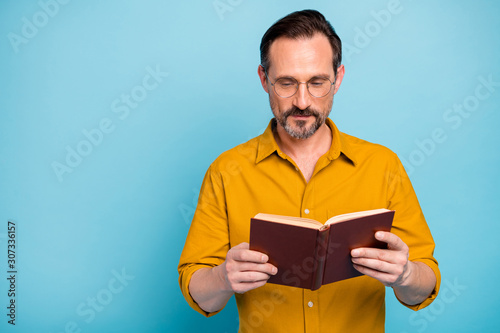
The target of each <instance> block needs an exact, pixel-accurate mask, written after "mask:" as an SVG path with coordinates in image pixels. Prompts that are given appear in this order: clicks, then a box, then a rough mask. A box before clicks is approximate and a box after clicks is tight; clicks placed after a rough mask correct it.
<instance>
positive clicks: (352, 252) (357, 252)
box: [351, 250, 359, 256]
mask: <svg viewBox="0 0 500 333" xmlns="http://www.w3.org/2000/svg"><path fill="white" fill-rule="evenodd" d="M351 255H352V256H359V250H352V251H351Z"/></svg>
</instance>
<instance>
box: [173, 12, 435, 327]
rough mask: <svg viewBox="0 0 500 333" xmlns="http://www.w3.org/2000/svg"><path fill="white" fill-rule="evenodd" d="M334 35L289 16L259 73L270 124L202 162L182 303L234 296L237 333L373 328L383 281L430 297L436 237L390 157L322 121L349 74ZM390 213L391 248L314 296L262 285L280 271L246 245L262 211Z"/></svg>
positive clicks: (357, 261)
mask: <svg viewBox="0 0 500 333" xmlns="http://www.w3.org/2000/svg"><path fill="white" fill-rule="evenodd" d="M344 72H345V69H344V66H343V65H342V64H341V42H340V39H339V37H338V36H337V35H336V33H335V31H334V29H333V28H332V26H331V25H330V23H329V22H328V21H326V20H325V18H324V17H323V15H322V14H320V13H319V12H317V11H313V10H305V11H301V12H295V13H292V14H290V15H288V16H286V17H284V18H283V19H281V20H279V21H278V22H276V23H275V24H274V25H273V26H272V27H271V28H269V30H268V31H267V32H266V33H265V35H264V36H263V38H262V42H261V65H260V66H259V67H258V74H259V78H260V81H261V83H262V87H263V88H264V90H265V91H266V92H267V93H268V94H269V101H270V105H271V109H272V112H273V114H274V117H275V118H274V119H272V120H271V122H270V123H269V126H268V128H267V129H266V131H265V132H264V133H263V134H262V135H261V136H259V137H257V138H254V139H252V140H250V141H248V142H246V143H244V144H242V145H240V146H238V147H236V148H233V149H231V150H229V151H227V152H225V153H223V154H222V155H221V156H219V158H217V160H216V161H214V162H213V163H212V165H211V166H210V168H209V169H208V171H207V173H206V175H205V179H204V181H203V185H202V188H201V192H200V197H199V201H198V207H197V209H196V213H195V215H194V217H193V221H192V224H191V228H190V231H189V234H188V237H187V240H186V245H185V247H184V250H183V253H182V256H181V259H180V263H179V275H180V277H179V281H180V285H181V289H182V292H183V294H184V296H185V298H186V300H187V301H188V303H189V304H190V305H191V306H192V307H193V308H194V309H196V310H197V311H199V312H200V313H202V314H204V315H206V316H211V315H214V314H215V313H217V312H218V311H220V310H221V309H222V308H223V307H224V306H225V304H226V303H227V301H228V300H229V299H230V297H231V296H232V295H235V296H236V302H237V305H238V310H239V316H240V331H241V332H380V331H383V330H384V321H385V303H384V298H385V287H384V286H389V287H392V288H393V290H394V292H395V294H396V296H397V298H398V299H399V300H400V302H401V303H402V304H404V305H405V306H407V307H409V308H411V309H414V310H418V309H421V308H423V307H425V306H427V305H428V304H430V303H431V302H432V300H433V299H434V298H435V297H436V295H437V292H438V289H439V282H440V273H439V269H438V266H437V261H436V260H435V259H434V257H433V251H434V242H433V239H432V236H431V234H430V231H429V229H428V227H427V224H426V222H425V219H424V217H423V215H422V212H421V210H420V207H419V204H418V201H417V198H416V196H415V193H414V191H413V189H412V187H411V184H410V181H409V179H408V177H407V175H406V173H405V171H404V169H403V167H402V165H401V163H400V162H399V160H398V158H397V157H396V155H395V154H394V153H392V152H391V151H390V150H388V149H387V148H385V147H382V146H379V145H375V144H371V143H368V142H366V141H363V140H360V139H357V138H354V137H352V136H349V135H347V134H344V133H341V132H339V131H338V129H337V128H336V126H335V125H334V123H333V122H332V121H331V120H330V119H329V118H328V115H329V113H330V110H331V107H332V103H333V97H334V95H335V94H336V93H337V92H338V90H339V87H340V84H341V82H342V79H343V77H344ZM376 208H388V209H391V210H395V211H396V213H395V218H394V223H393V228H392V230H391V231H392V232H391V233H389V232H377V233H376V234H375V237H376V238H377V239H378V240H380V241H383V242H386V243H387V245H388V249H385V250H382V249H371V248H358V249H354V250H353V251H352V253H351V255H352V261H353V264H354V267H355V268H356V269H357V270H359V271H360V272H361V273H363V274H365V275H363V276H360V277H357V278H352V279H348V280H344V281H340V282H336V283H331V284H328V285H325V286H323V287H321V288H320V289H319V290H316V291H311V290H304V289H301V288H294V287H287V286H281V285H275V284H268V283H266V282H267V280H268V278H269V277H270V276H271V275H273V274H276V272H277V267H274V266H273V265H271V264H270V263H268V259H269V258H268V257H267V256H266V255H265V254H262V253H259V252H255V251H251V250H249V245H248V243H247V242H248V240H249V229H250V228H249V225H250V218H251V217H253V216H254V215H255V214H257V213H271V214H279V215H289V216H301V217H310V218H313V219H316V220H319V221H323V222H324V221H326V220H327V219H328V218H329V217H332V216H334V215H338V214H342V213H348V212H355V211H361V210H368V209H376Z"/></svg>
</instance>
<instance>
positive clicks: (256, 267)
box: [236, 262, 278, 275]
mask: <svg viewBox="0 0 500 333" xmlns="http://www.w3.org/2000/svg"><path fill="white" fill-rule="evenodd" d="M236 270H237V271H239V272H252V271H254V272H261V273H266V274H268V275H275V274H276V273H277V272H278V268H277V267H276V266H274V265H271V264H269V263H266V264H255V263H250V262H243V263H240V264H239V265H238V267H237V268H236Z"/></svg>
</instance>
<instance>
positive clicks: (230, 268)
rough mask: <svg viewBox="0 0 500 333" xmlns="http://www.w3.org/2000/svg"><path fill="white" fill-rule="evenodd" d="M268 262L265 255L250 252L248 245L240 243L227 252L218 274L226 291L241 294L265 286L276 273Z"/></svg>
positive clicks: (274, 268)
mask: <svg viewBox="0 0 500 333" xmlns="http://www.w3.org/2000/svg"><path fill="white" fill-rule="evenodd" d="M268 260H269V257H268V256H267V255H265V254H263V253H260V252H257V251H252V250H250V245H249V244H248V243H241V244H239V245H237V246H235V247H233V248H231V249H230V250H229V251H228V252H227V255H226V261H224V263H223V264H222V265H220V270H218V272H219V274H220V277H221V279H223V281H224V282H225V285H226V287H227V289H228V290H231V291H232V292H235V293H239V294H242V293H244V292H247V291H249V290H252V289H255V288H258V287H261V286H263V285H265V284H266V282H267V280H268V279H269V277H270V276H271V275H274V274H276V273H277V272H278V269H277V268H276V267H275V266H273V265H271V264H269V263H268V262H267V261H268Z"/></svg>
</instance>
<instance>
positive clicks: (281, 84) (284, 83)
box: [274, 78, 299, 98]
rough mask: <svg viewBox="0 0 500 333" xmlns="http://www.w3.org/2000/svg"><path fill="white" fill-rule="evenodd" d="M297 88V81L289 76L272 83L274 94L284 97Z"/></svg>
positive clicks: (291, 94)
mask: <svg viewBox="0 0 500 333" xmlns="http://www.w3.org/2000/svg"><path fill="white" fill-rule="evenodd" d="M298 88H299V83H298V82H297V81H296V80H294V79H290V78H282V79H278V80H277V81H276V82H275V83H274V90H275V91H276V94H278V95H279V96H281V97H285V98H286V97H290V96H293V94H295V92H296V91H297V89H298Z"/></svg>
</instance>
